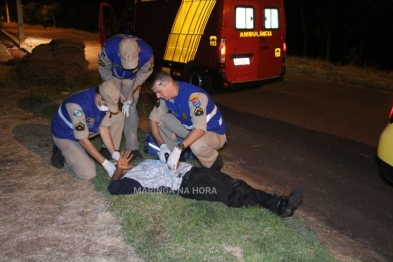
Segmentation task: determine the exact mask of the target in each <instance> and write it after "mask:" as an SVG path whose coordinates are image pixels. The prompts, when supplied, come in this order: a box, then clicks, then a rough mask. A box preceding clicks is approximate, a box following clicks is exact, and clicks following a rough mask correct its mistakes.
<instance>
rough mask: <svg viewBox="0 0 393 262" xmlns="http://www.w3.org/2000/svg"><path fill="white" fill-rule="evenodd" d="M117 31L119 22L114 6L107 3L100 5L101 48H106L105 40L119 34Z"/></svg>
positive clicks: (99, 31)
mask: <svg viewBox="0 0 393 262" xmlns="http://www.w3.org/2000/svg"><path fill="white" fill-rule="evenodd" d="M117 31H118V27H117V20H116V16H115V12H114V11H113V8H112V6H111V5H109V4H107V3H100V13H99V21H98V34H99V37H100V44H101V47H103V46H104V42H105V40H106V39H108V38H110V37H111V36H114V35H115V34H117Z"/></svg>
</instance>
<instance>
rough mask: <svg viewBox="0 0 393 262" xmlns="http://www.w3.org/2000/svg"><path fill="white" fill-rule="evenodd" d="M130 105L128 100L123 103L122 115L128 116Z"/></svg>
mask: <svg viewBox="0 0 393 262" xmlns="http://www.w3.org/2000/svg"><path fill="white" fill-rule="evenodd" d="M130 105H131V101H130V100H128V101H127V102H124V103H123V108H122V110H121V111H122V112H123V114H124V115H125V116H126V117H128V116H129V115H130Z"/></svg>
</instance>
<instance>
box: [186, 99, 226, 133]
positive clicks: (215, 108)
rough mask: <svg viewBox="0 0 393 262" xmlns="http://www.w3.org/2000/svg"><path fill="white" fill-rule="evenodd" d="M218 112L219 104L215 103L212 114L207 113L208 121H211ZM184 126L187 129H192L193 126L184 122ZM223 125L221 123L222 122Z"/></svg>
mask: <svg viewBox="0 0 393 262" xmlns="http://www.w3.org/2000/svg"><path fill="white" fill-rule="evenodd" d="M216 114H217V106H216V105H215V106H214V108H213V110H212V111H211V113H210V114H208V115H206V123H209V121H210V120H211V119H212V118H213V116H215V115H216ZM182 125H183V126H184V128H185V129H187V130H191V129H192V126H187V125H185V124H182ZM220 125H221V123H220Z"/></svg>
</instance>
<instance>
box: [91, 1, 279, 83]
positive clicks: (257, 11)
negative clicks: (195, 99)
mask: <svg viewBox="0 0 393 262" xmlns="http://www.w3.org/2000/svg"><path fill="white" fill-rule="evenodd" d="M99 33H100V43H101V45H103V43H104V41H105V39H107V38H109V37H110V36H112V35H114V34H117V33H126V34H132V35H135V36H137V37H139V38H141V39H143V40H144V41H146V42H147V43H148V44H149V45H150V46H151V47H152V48H153V52H154V58H155V65H154V68H155V69H154V70H156V71H159V70H162V71H166V72H168V73H170V74H171V75H172V76H173V78H174V79H178V80H182V81H187V82H190V83H192V84H194V85H197V86H200V87H202V88H205V87H214V88H221V89H238V88H243V87H251V86H260V85H262V84H264V83H265V82H266V81H271V80H276V79H277V80H282V79H283V78H284V76H285V55H286V20H285V11H284V4H283V0H241V1H240V0H134V1H132V3H130V4H129V7H128V8H127V9H126V10H125V11H124V12H123V15H122V17H121V19H120V22H117V19H116V17H115V14H114V11H113V9H112V7H111V6H110V5H109V4H107V3H104V2H102V3H100V14H99Z"/></svg>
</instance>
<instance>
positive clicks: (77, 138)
mask: <svg viewBox="0 0 393 262" xmlns="http://www.w3.org/2000/svg"><path fill="white" fill-rule="evenodd" d="M119 100H120V92H119V90H118V89H117V87H116V86H115V85H114V84H113V83H112V82H104V83H102V84H101V85H100V86H99V88H97V87H92V88H89V89H86V90H83V91H79V92H77V93H74V94H72V95H70V96H69V97H68V98H66V99H65V100H64V101H63V103H62V104H61V105H60V107H59V109H58V110H57V111H56V113H55V114H54V116H53V119H52V125H51V129H52V138H53V142H54V145H53V150H52V157H51V163H52V165H53V166H55V167H57V168H62V167H64V162H65V163H66V164H67V166H68V167H69V168H70V169H71V171H72V172H73V173H74V174H75V176H76V177H78V178H80V179H83V180H91V179H93V178H94V177H95V176H96V169H95V162H94V160H96V161H97V162H98V163H100V164H101V165H102V166H103V167H104V169H105V170H106V172H107V173H108V175H109V176H112V175H113V173H114V171H115V170H116V167H115V165H114V163H112V162H111V161H109V160H110V159H107V158H105V157H104V156H103V155H102V154H100V152H99V151H98V149H97V148H96V147H95V146H94V144H93V143H92V142H91V141H90V138H92V137H94V136H96V135H98V134H99V135H100V136H101V139H102V141H103V143H104V145H105V146H106V148H107V149H108V150H109V152H110V154H111V158H112V159H114V160H118V159H119V157H120V154H119V152H118V150H119V147H120V143H121V137H122V133H123V127H124V115H123V114H121V113H120V112H119V104H118V103H119ZM90 156H91V157H92V158H94V160H93V159H92V158H91V157H90Z"/></svg>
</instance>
